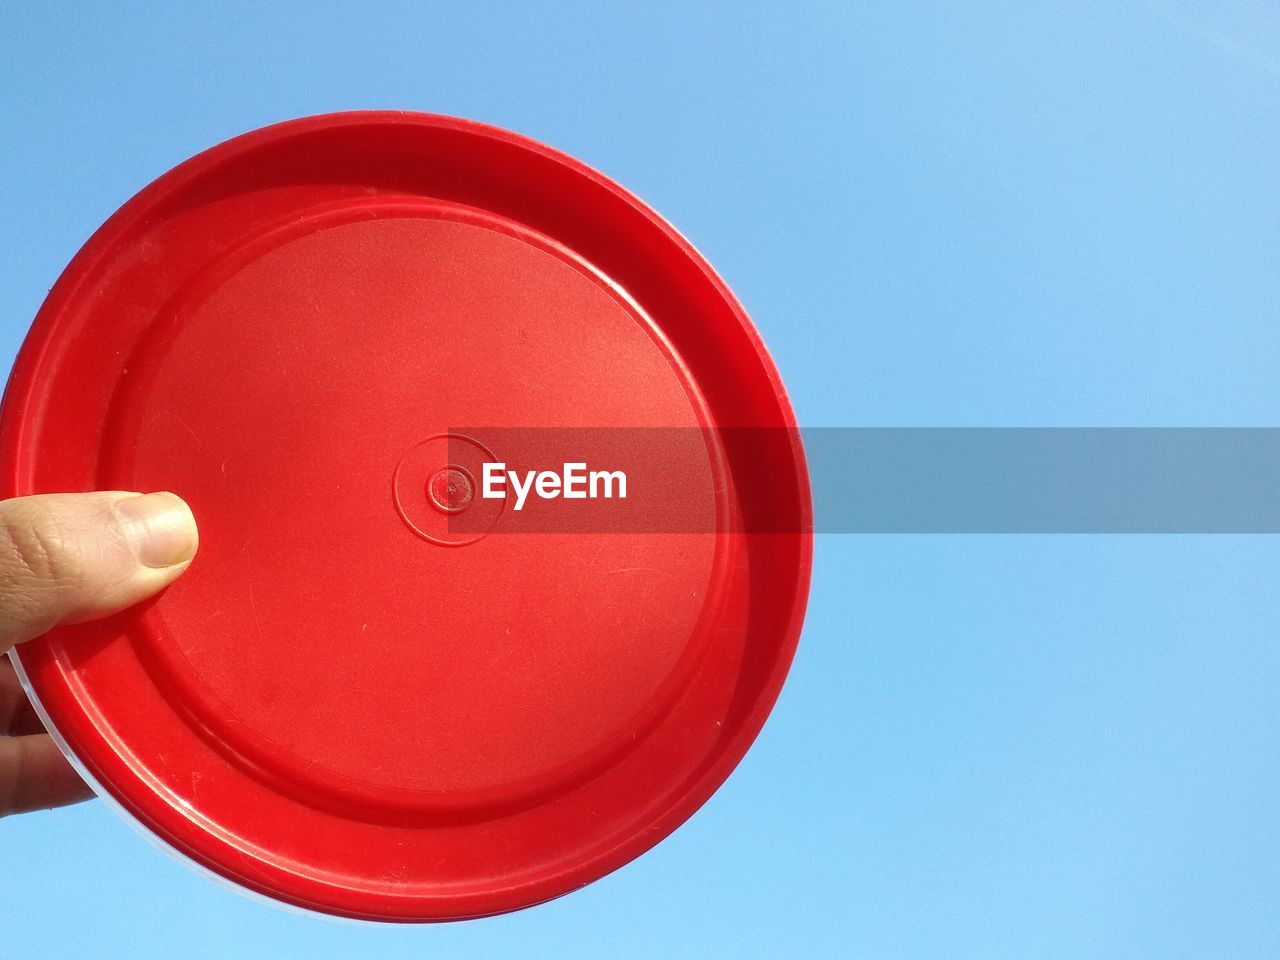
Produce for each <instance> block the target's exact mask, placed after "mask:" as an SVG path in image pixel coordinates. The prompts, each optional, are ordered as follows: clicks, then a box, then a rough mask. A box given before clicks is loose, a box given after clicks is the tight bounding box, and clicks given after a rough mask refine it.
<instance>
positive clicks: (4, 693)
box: [0, 657, 44, 737]
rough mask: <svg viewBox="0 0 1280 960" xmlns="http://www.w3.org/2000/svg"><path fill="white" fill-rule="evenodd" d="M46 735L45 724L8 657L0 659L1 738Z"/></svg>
mask: <svg viewBox="0 0 1280 960" xmlns="http://www.w3.org/2000/svg"><path fill="white" fill-rule="evenodd" d="M27 733H44V724H42V723H41V722H40V717H39V715H38V714H37V713H36V711H35V708H34V707H32V706H31V701H29V700H28V699H27V694H26V691H25V690H23V689H22V684H21V682H19V680H18V675H17V674H16V673H14V670H13V664H11V663H10V662H9V660H8V658H7V657H0V737H20V736H22V735H23V734H27Z"/></svg>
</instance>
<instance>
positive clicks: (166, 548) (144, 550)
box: [0, 491, 198, 654]
mask: <svg viewBox="0 0 1280 960" xmlns="http://www.w3.org/2000/svg"><path fill="white" fill-rule="evenodd" d="M197 542H198V538H197V534H196V524H195V519H194V518H193V517H192V515H191V510H190V508H188V507H187V505H186V503H184V502H183V501H182V499H181V498H179V497H177V496H175V495H174V494H172V493H148V494H145V495H143V494H137V493H125V492H119V491H111V492H102V493H55V494H45V495H41V496H34V497H18V498H16V499H13V500H5V501H2V502H0V654H3V653H4V652H5V651H6V650H8V649H9V647H11V646H13V644H15V643H21V642H23V641H24V640H30V639H31V638H33V637H38V636H40V635H41V634H43V633H46V632H47V631H48V630H50V629H52V628H53V627H55V626H57V625H58V624H62V623H77V622H79V621H82V620H93V619H96V618H98V617H105V616H108V615H109V614H112V613H116V612H118V611H120V610H123V609H124V608H125V607H129V606H132V605H133V604H135V603H137V602H138V601H140V600H145V599H146V598H147V597H149V596H151V595H152V594H153V593H156V592H157V591H158V590H160V589H162V588H163V587H165V586H167V585H168V584H169V583H171V582H172V581H173V580H174V579H175V578H177V576H178V575H179V574H181V573H182V571H183V570H185V569H186V568H187V566H188V565H189V564H190V563H191V558H192V557H193V556H195V552H196V546H197Z"/></svg>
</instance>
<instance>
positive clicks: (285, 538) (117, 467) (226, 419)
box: [0, 112, 812, 920]
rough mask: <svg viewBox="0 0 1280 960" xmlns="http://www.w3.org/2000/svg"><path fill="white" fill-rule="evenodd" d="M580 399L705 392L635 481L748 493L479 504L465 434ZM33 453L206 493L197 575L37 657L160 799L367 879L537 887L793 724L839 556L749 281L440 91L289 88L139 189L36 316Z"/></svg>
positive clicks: (362, 911) (368, 895) (451, 899)
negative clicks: (648, 520) (468, 520)
mask: <svg viewBox="0 0 1280 960" xmlns="http://www.w3.org/2000/svg"><path fill="white" fill-rule="evenodd" d="M460 424H461V425H480V426H479V427H475V426H468V427H467V431H466V435H465V437H460V431H459V429H458V425H460ZM726 426H733V427H755V428H767V429H768V430H769V431H772V433H771V434H770V435H772V436H777V437H781V438H783V439H782V440H780V441H778V442H776V443H773V444H772V446H771V447H770V448H769V449H768V450H767V456H760V455H759V451H758V450H757V451H756V452H755V453H754V454H751V455H748V453H747V452H745V451H744V450H741V449H736V448H735V447H734V445H732V444H724V443H722V442H721V440H720V434H719V432H718V431H717V428H720V427H726ZM486 427H492V428H493V435H492V436H487V435H486V433H485V429H486ZM545 427H555V428H590V429H599V428H604V429H612V428H654V429H659V428H680V429H685V428H693V429H698V430H702V431H703V432H704V435H705V436H706V438H707V443H706V448H705V451H704V454H705V455H700V456H701V459H699V460H697V462H696V463H695V465H694V466H693V467H689V466H687V465H686V466H685V467H682V468H681V469H680V470H679V471H678V472H676V473H675V474H671V473H670V472H668V477H669V479H670V480H671V483H670V486H669V487H667V488H666V489H665V490H663V491H661V492H657V491H654V490H652V489H649V490H647V491H638V492H636V493H635V494H634V495H635V496H636V497H639V498H640V499H639V501H638V503H639V504H640V506H639V507H634V509H639V510H641V511H643V509H645V508H644V506H643V504H644V503H645V502H646V501H645V500H644V499H643V498H644V497H645V496H646V495H647V496H650V497H651V498H654V499H651V500H650V501H648V502H651V503H654V504H657V503H658V499H661V500H662V502H663V503H664V504H665V508H666V509H668V510H671V509H672V505H673V504H674V505H675V508H676V509H677V512H678V511H679V510H683V509H685V505H686V504H687V505H688V510H701V511H709V513H708V514H707V515H708V516H710V517H711V518H712V519H713V521H714V522H713V523H712V524H711V525H710V526H709V527H706V528H703V527H701V526H696V525H695V526H694V527H690V528H689V529H685V530H669V529H654V530H642V529H641V530H637V529H628V530H623V531H611V530H608V529H601V530H595V531H587V532H582V531H578V532H572V531H562V532H556V531H549V532H539V533H536V534H530V533H525V534H521V533H516V532H508V531H506V530H504V524H505V523H506V522H507V521H508V520H509V519H510V518H511V517H514V516H515V515H514V514H513V513H511V511H510V510H509V509H508V510H507V511H506V512H504V511H503V510H501V509H495V510H494V512H493V515H492V517H491V518H488V519H486V521H485V523H484V524H481V525H480V528H478V529H477V528H472V529H469V531H468V532H465V533H458V532H455V531H454V530H453V529H452V528H451V526H450V524H449V522H448V517H449V515H450V511H451V510H456V509H458V507H459V504H460V503H462V502H463V501H467V504H466V505H464V507H463V509H466V507H467V506H469V505H470V504H472V503H476V504H479V503H480V501H478V500H472V495H473V494H474V492H475V491H474V490H473V489H472V488H471V487H470V485H469V484H470V481H469V480H468V478H467V475H468V474H472V479H474V473H473V468H472V467H467V466H466V465H464V464H462V463H455V462H454V461H457V460H458V459H459V456H460V455H459V454H458V453H457V451H458V450H468V449H470V450H473V451H474V453H475V456H476V458H477V463H478V462H480V461H483V460H485V459H487V458H491V457H494V456H502V451H500V450H498V451H494V450H492V449H490V448H491V446H492V445H493V443H494V442H495V441H494V439H493V438H494V437H495V436H499V435H500V431H501V430H510V429H513V428H515V429H521V428H545ZM571 458H572V452H566V459H571ZM451 471H452V472H451ZM0 476H2V477H3V490H2V492H3V494H4V495H6V496H18V495H23V494H30V493H38V492H51V491H66V490H90V489H126V490H142V491H148V490H158V489H170V490H174V491H176V492H178V493H179V494H181V495H182V496H183V497H185V498H186V499H187V501H188V502H189V503H190V504H191V506H192V508H193V510H194V511H195V514H196V517H197V519H198V520H199V523H200V527H201V551H200V555H199V557H198V558H197V560H196V562H195V564H194V565H193V566H192V568H191V569H190V570H189V571H188V573H187V574H186V575H185V576H184V577H183V578H182V579H181V580H180V581H179V582H178V583H176V584H175V585H174V586H172V587H171V588H170V589H169V590H167V591H166V592H165V593H164V594H163V595H162V596H160V597H159V598H158V599H157V600H155V601H153V602H151V603H149V604H146V605H144V606H143V607H140V608H135V609H133V610H131V611H128V612H126V613H125V614H122V615H120V616H117V617H115V618H112V619H111V620H109V621H105V622H101V623H96V624H87V625H82V626H75V627H65V628H60V629H58V630H56V631H54V632H52V633H51V634H49V635H48V636H46V637H44V638H41V639H40V640H37V641H34V642H32V643H29V644H26V645H24V646H22V647H21V648H20V650H18V651H15V662H16V664H17V666H18V667H19V670H20V672H21V673H23V674H24V675H25V679H26V682H27V684H28V690H29V692H30V693H31V695H32V696H33V698H34V699H35V700H37V701H38V707H39V709H40V710H41V711H42V713H43V715H44V716H45V718H46V720H47V722H48V723H49V724H50V726H51V729H52V730H53V732H54V734H55V736H56V737H57V738H58V739H59V740H60V742H61V743H62V744H63V745H64V748H65V749H66V750H67V751H68V753H69V755H70V756H72V758H73V759H74V761H75V762H76V763H77V764H78V765H79V766H80V768H81V770H82V771H83V772H84V773H85V774H86V776H87V777H88V778H89V779H90V780H91V782H93V783H94V785H95V786H96V787H97V789H98V791H99V792H100V793H101V794H102V795H103V796H104V797H106V798H108V799H109V800H111V801H113V802H114V803H115V804H117V805H118V807H119V808H120V809H121V810H122V811H123V812H124V813H125V814H127V815H128V816H129V817H132V818H134V819H136V820H137V821H138V822H139V823H140V824H141V825H142V826H143V827H145V828H146V830H148V831H150V832H151V833H153V834H154V835H155V836H157V837H158V838H160V839H161V840H163V841H164V843H166V844H168V845H169V846H171V847H172V848H173V849H174V850H176V851H178V852H179V853H180V854H182V855H184V856H185V857H187V858H189V859H190V860H192V861H194V862H195V863H197V864H199V865H201V866H203V867H206V868H208V869H209V870H211V871H213V872H214V873H216V874H218V875H220V876H221V877H223V878H226V879H228V880H230V881H233V882H234V883H236V884H240V885H242V886H243V887H246V888H249V889H251V890H253V891H257V892H259V893H262V894H265V895H267V896H269V897H272V898H276V899H278V900H281V901H285V902H287V903H290V904H294V905H297V906H301V907H305V908H309V909H313V910H319V911H325V912H329V913H334V914H340V915H345V916H349V917H360V918H369V919H381V920H447V919H459V918H467V917H477V916H482V915H486V914H493V913H498V912H502V911H507V910H513V909H517V908H520V907H525V906H528V905H531V904H535V903H538V902H540V901H544V900H547V899H550V898H552V897H556V896H559V895H561V894H564V893H567V892H569V891H571V890H573V889H575V888H577V887H580V886H582V885H584V884H586V883H588V882H590V881H592V880H594V879H596V878H598V877H600V876H602V875H603V874H605V873H607V872H609V871H611V870H614V869H616V868H617V867H619V866H621V865H622V864H624V863H626V862H627V861H628V860H630V859H632V858H633V857H635V856H637V855H639V854H640V853H642V852H643V851H645V850H646V849H648V848H649V847H651V846H653V845H654V844H655V843H657V842H658V841H659V840H661V839H662V838H663V837H664V836H666V835H667V834H669V833H670V832H671V831H672V830H674V829H675V828H676V827H677V826H678V825H679V824H680V823H681V822H682V821H683V820H685V819H686V818H687V817H688V816H690V814H692V813H693V812H694V811H695V810H696V809H697V808H698V806H699V805H700V804H702V803H703V802H704V801H705V800H706V799H707V797H708V796H710V794H711V793H712V792H713V791H714V790H715V789H716V788H717V787H718V786H719V785H720V784H721V783H722V782H723V781H724V779H725V778H726V777H727V776H728V775H729V773H730V771H731V770H732V769H733V767H734V765H735V764H736V763H737V762H738V761H739V760H740V759H741V757H742V756H743V754H744V753H745V752H746V750H747V748H748V746H749V745H750V744H751V742H752V740H753V739H754V737H755V736H756V734H757V733H758V732H759V730H760V728H761V725H762V724H763V723H764V720H765V717H766V715H767V714H768V712H769V710H770V708H771V706H772V704H773V702H774V700H775V698H776V696H777V694H778V691H779V689H780V688H781V686H782V682H783V679H784V677H785V675H786V672H787V669H788V666H789V664H790V662H791V658H792V654H793V651H794V648H795V644H796V640H797V636H798V634H799V631H800V624H801V620H802V618H803V611H804V604H805V597H806V593H807V589H808V581H809V569H810V554H811V529H812V527H811V522H810V504H809V493H808V484H807V478H806V475H805V468H804V460H803V454H802V451H801V448H800V444H799V441H798V438H797V435H796V433H795V424H794V420H793V417H792V414H791V411H790V408H789V406H788V404H787V400H786V396H785V393H784V390H783V387H782V384H781V382H780V380H779V378H778V374H777V372H776V370H775V369H774V367H773V365H772V363H771V362H770V360H769V357H768V355H767V354H766V352H765V349H764V347H763V345H762V344H761V342H760V340H759V338H758V337H757V335H756V333H755V332H754V330H753V329H752V327H751V325H750V323H749V321H748V320H747V317H746V315H745V314H744V312H743V310H742V308H741V307H740V306H739V305H738V303H737V302H736V301H735V300H734V298H733V296H732V295H731V294H730V293H729V291H728V289H727V288H726V287H725V285H724V284H723V283H722V282H721V281H720V280H719V279H718V278H717V277H716V275H715V274H714V273H713V272H712V270H711V268H710V267H709V266H708V265H707V264H706V263H705V262H704V261H703V259H702V258H701V257H700V256H699V255H698V254H697V253H696V252H695V251H694V250H693V248H692V247H691V246H690V245H689V244H688V243H687V242H686V241H685V240H683V239H682V238H681V237H680V236H679V235H678V234H677V233H676V232H675V230H673V229H672V228H671V227H670V226H669V225H667V224H666V223H665V222H664V221H663V220H661V219H660V218H659V217H658V216H657V215H656V214H654V213H653V212H652V211H651V210H649V209H648V208H647V207H645V206H644V205H643V204H642V203H640V202H639V201H638V200H636V199H635V198H634V197H632V196H631V195H630V194H628V193H627V192H626V191H624V190H623V189H622V188H620V187H619V186H617V185H616V184H614V183H612V182H611V181H609V180H608V179H606V178H605V177H603V176H601V175H600V174H598V173H596V172H594V171H593V170H591V169H589V168H588V167H586V166H584V165H583V164H581V163H579V162H577V161H575V160H573V159H571V158H569V157H566V156H564V155H563V154H560V153H557V152H556V151H553V150H550V149H548V148H547V147H544V146H541V145H539V144H537V143H534V142H532V141H530V140H527V139H525V138H523V137H520V136H516V135H514V134H511V133H507V132H504V131H501V130H496V129H494V128H491V127H486V126H482V125H479V124H475V123H470V122H466V121H462V120H454V119H449V118H444V117H436V116H427V115H422V114H412V113H395V112H369V113H346V114H334V115H329V116H320V117H311V118H306V119H302V120H296V121H292V122H289V123H283V124H279V125H277V126H273V127H268V128H266V129H262V130H258V131H255V132H252V133H249V134H246V135H244V136H241V137H238V138H236V139H234V140H231V141H229V142H227V143H224V144H221V145H220V146H217V147H214V148H213V149H211V150H208V151H206V152H205V153H202V154H200V155H199V156H197V157H195V158H194V159H192V160H190V161H188V162H186V163H184V164H182V165H181V166H179V167H178V168H176V169H175V170H173V171H171V172H170V173H168V174H166V175H164V176H163V177H161V178H160V179H159V180H157V181H156V182H155V183H153V184H151V185H150V186H149V187H147V188H146V189H145V190H143V191H142V192H141V193H140V194H139V195H138V196H136V197H135V198H134V199H133V200H131V201H130V202H129V203H127V204H126V205H125V206H124V207H123V208H122V209H121V210H120V211H119V212H118V213H116V214H115V215H114V216H113V217H112V218H111V219H110V220H109V221H108V222H107V223H106V224H105V225H104V226H103V227H102V228H101V229H100V230H99V231H98V232H97V233H96V234H95V235H94V236H93V238H92V239H91V240H90V241H89V242H88V243H87V244H86V245H85V247H84V248H83V249H82V250H81V251H80V253H79V254H78V255H77V256H76V258H75V259H74V261H73V262H72V263H71V265H70V266H69V267H68V268H67V270H66V272H65V273H64V274H63V276H62V278H61V279H60V280H59V281H58V284H57V286H56V287H55V288H54V289H53V291H52V292H51V293H50V295H49V298H48V300H47V302H46V303H45V305H44V307H43V309H42V310H41V312H40V314H39V316H38V317H37V319H36V321H35V324H34V326H33V328H32V330H31V333H30V335H29V337H28V338H27V341H26V343H25V345H24V346H23V349H22V351H21V354H20V356H19V358H18V361H17V364H16V366H15V368H14V371H13V374H12V376H11V378H10V382H9V386H8V390H7V392H6V394H5V398H4V405H3V411H2V412H0ZM650 486H652V484H650ZM498 506H499V507H500V506H501V504H499V505H498ZM477 509H479V507H477ZM766 514H767V520H768V522H767V523H757V522H754V521H759V520H761V519H763V518H765V515H766ZM472 516H473V518H474V517H475V516H476V515H474V514H473V515H472ZM490 519H491V520H492V522H489V520H490ZM762 527H767V528H768V529H770V530H772V531H775V532H770V533H760V532H752V531H754V530H758V529H760V528H762ZM725 869H732V865H731V864H726V865H725Z"/></svg>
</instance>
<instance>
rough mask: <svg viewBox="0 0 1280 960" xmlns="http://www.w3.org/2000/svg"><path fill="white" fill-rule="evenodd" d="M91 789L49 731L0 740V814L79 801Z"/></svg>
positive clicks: (91, 794)
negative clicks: (72, 766) (63, 754)
mask: <svg viewBox="0 0 1280 960" xmlns="http://www.w3.org/2000/svg"><path fill="white" fill-rule="evenodd" d="M91 796H93V791H92V790H90V789H89V787H88V786H87V785H86V784H85V782H84V781H83V780H81V779H80V775H79V774H78V773H76V772H75V770H73V769H72V768H71V764H69V763H67V761H66V758H65V757H63V756H62V754H61V753H59V752H58V747H57V745H55V744H54V742H53V740H51V739H50V738H49V735H48V734H45V733H38V734H34V735H32V736H29V737H13V738H12V739H9V740H0V817H3V816H6V815H8V814H10V813H27V812H28V811H31V810H48V809H49V808H51V807H62V806H66V805H67V804H69V803H78V802H79V801H81V800H87V799H89V797H91Z"/></svg>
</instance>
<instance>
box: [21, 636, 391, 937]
mask: <svg viewBox="0 0 1280 960" xmlns="http://www.w3.org/2000/svg"><path fill="white" fill-rule="evenodd" d="M9 662H10V663H12V664H13V670H14V672H15V673H16V674H17V675H18V680H19V682H20V683H21V684H22V689H23V691H24V692H25V693H26V695H27V699H28V700H29V701H31V706H32V707H34V708H35V711H36V715H37V716H38V717H39V718H40V722H41V723H42V724H44V728H45V730H46V731H47V732H48V734H49V736H50V737H52V738H53V742H54V743H56V744H57V745H58V749H59V750H61V751H62V755H63V756H64V757H66V758H67V762H68V763H69V764H71V767H72V769H74V770H75V772H76V773H77V774H79V775H80V777H81V778H82V779H83V780H84V782H85V783H87V784H88V785H89V786H90V787H92V788H93V792H94V793H96V794H97V795H98V797H99V798H101V800H102V801H103V802H104V803H105V804H106V805H107V807H108V809H110V810H111V812H112V813H114V814H115V815H116V816H117V817H119V818H120V819H121V820H123V821H124V822H125V823H127V824H128V825H129V826H130V827H132V828H133V830H134V831H135V832H136V833H138V834H141V835H142V836H143V837H145V838H146V839H147V840H148V841H150V843H151V845H152V846H154V847H156V848H157V849H159V850H161V851H163V852H164V853H166V854H168V855H169V856H170V857H171V858H173V859H174V860H177V861H178V862H179V863H181V864H182V865H183V866H185V867H187V868H188V869H190V870H193V871H195V872H196V873H197V874H199V875H200V876H202V877H204V878H205V879H206V880H212V881H213V882H214V883H216V884H218V886H220V887H223V888H224V889H227V890H231V891H233V892H234V893H237V894H239V895H240V896H242V897H245V898H247V899H249V900H253V901H254V902H256V903H260V904H265V905H266V906H269V907H273V908H275V909H276V910H280V911H282V912H285V913H291V914H293V915H295V916H304V917H309V918H311V919H320V920H327V921H329V922H330V923H338V924H351V925H355V926H377V927H383V926H389V925H395V921H393V920H372V919H364V918H356V917H344V916H339V915H338V914H333V913H325V912H324V911H321V910H312V909H309V908H308V907H304V906H300V905H299V904H296V903H289V902H287V901H284V900H278V899H276V898H275V897H272V896H268V895H267V894H265V893H262V892H260V891H258V890H254V889H252V888H250V887H246V886H245V885H244V884H241V883H237V882H235V881H234V880H232V879H230V878H229V877H225V876H223V875H222V874H220V873H218V872H217V871H215V870H211V869H210V868H209V867H207V866H205V865H204V864H203V863H201V862H200V861H198V860H194V859H192V858H191V857H189V856H187V854H185V853H183V852H182V851H181V850H179V849H178V848H177V847H175V846H174V845H173V844H171V843H169V842H168V841H167V840H165V839H164V837H162V836H160V835H159V834H158V833H156V832H155V831H154V830H152V829H151V828H149V827H148V826H147V825H146V824H144V823H143V822H142V821H141V820H139V819H138V818H137V817H136V816H134V815H133V813H132V812H130V811H129V809H128V808H127V807H125V805H124V804H122V803H121V802H120V801H119V800H117V799H116V798H115V796H114V795H112V794H111V792H110V791H109V790H107V789H106V788H105V787H103V785H102V784H101V783H99V782H98V778H97V777H95V776H94V775H93V774H92V773H90V772H89V770H88V768H87V767H85V765H84V763H83V762H82V761H81V760H80V758H79V757H78V756H76V753H75V751H73V750H72V749H71V746H70V745H69V744H68V743H67V741H66V739H65V738H64V737H63V736H62V732H61V731H60V730H59V729H58V726H57V724H55V723H54V722H53V720H52V718H51V717H50V716H49V713H48V711H47V710H45V708H44V704H43V703H41V702H40V697H39V696H38V695H37V694H36V691H35V688H34V687H33V686H32V685H31V678H30V677H28V676H27V671H26V668H25V667H24V666H23V665H22V659H21V657H20V656H19V655H18V647H17V646H14V647H11V648H10V649H9Z"/></svg>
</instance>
